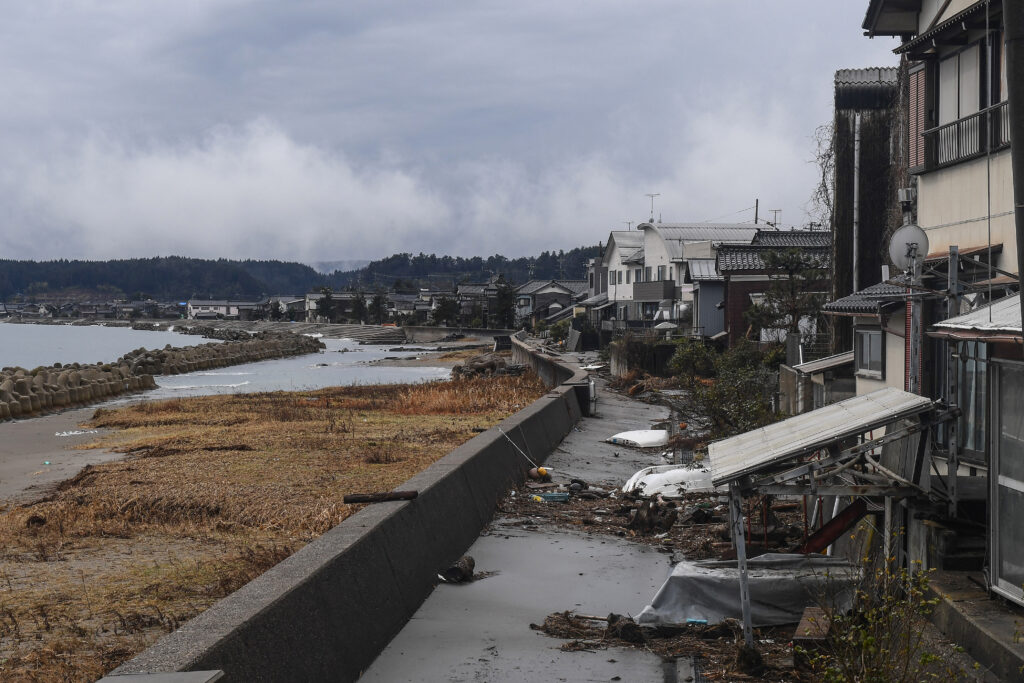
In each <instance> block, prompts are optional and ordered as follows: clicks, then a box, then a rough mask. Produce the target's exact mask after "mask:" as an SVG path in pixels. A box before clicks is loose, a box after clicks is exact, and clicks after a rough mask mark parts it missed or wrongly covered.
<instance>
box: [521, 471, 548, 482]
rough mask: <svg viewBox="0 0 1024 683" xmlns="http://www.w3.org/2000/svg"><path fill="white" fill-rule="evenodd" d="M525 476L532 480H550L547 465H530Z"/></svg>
mask: <svg viewBox="0 0 1024 683" xmlns="http://www.w3.org/2000/svg"><path fill="white" fill-rule="evenodd" d="M526 476H528V477H529V478H530V479H533V480H534V481H542V482H548V481H551V470H549V469H548V468H547V467H531V468H530V470H529V471H528V472H527V473H526Z"/></svg>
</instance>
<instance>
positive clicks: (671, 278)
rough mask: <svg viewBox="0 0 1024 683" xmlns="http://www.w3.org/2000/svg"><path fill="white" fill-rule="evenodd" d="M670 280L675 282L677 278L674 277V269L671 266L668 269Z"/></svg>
mask: <svg viewBox="0 0 1024 683" xmlns="http://www.w3.org/2000/svg"><path fill="white" fill-rule="evenodd" d="M668 279H669V280H675V278H674V277H672V267H671V266H669V269H668Z"/></svg>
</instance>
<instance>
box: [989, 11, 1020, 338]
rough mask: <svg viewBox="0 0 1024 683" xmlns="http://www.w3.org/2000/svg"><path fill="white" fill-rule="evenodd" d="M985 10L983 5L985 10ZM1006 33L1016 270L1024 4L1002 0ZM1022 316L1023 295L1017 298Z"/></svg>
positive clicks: (1018, 230) (1018, 228)
mask: <svg viewBox="0 0 1024 683" xmlns="http://www.w3.org/2000/svg"><path fill="white" fill-rule="evenodd" d="M987 11H988V10H987V9H986V12H987ZM1003 31H1004V32H1005V35H1006V86H1007V90H1008V92H1007V98H1006V99H1007V100H1009V102H1008V104H1007V106H1008V107H1009V108H1010V111H1009V117H1010V165H1011V167H1012V168H1013V208H1014V214H1015V215H1014V225H1015V227H1016V233H1017V273H1018V277H1019V276H1020V273H1021V272H1022V269H1021V264H1024V148H1022V145H1024V4H1022V3H1020V2H1004V3H1003ZM1020 301H1021V304H1020V307H1021V316H1022V318H1024V296H1022V297H1021V299H1020Z"/></svg>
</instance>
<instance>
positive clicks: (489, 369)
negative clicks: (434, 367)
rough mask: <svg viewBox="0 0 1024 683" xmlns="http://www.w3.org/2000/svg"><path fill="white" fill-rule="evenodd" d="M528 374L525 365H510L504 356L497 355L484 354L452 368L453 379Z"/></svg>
mask: <svg viewBox="0 0 1024 683" xmlns="http://www.w3.org/2000/svg"><path fill="white" fill-rule="evenodd" d="M524 372H526V366H525V365H508V364H507V363H506V362H505V358H504V356H501V355H499V354H497V353H482V354H480V355H479V356H473V357H472V358H469V359H468V360H466V362H465V363H463V364H462V365H456V366H454V367H453V368H452V377H454V378H456V379H458V378H461V377H478V376H489V375H521V374H523V373H524Z"/></svg>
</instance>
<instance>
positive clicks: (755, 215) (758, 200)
mask: <svg viewBox="0 0 1024 683" xmlns="http://www.w3.org/2000/svg"><path fill="white" fill-rule="evenodd" d="M760 203H761V200H760V199H755V200H754V225H757V208H758V205H759V204H760Z"/></svg>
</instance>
